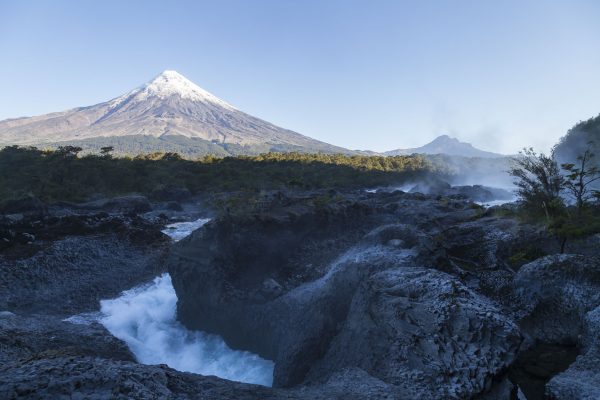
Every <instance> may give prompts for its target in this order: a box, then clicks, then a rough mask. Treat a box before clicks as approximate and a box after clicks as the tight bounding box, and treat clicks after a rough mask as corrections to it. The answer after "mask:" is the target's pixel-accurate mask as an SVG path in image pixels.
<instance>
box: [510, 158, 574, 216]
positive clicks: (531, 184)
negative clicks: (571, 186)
mask: <svg viewBox="0 0 600 400" xmlns="http://www.w3.org/2000/svg"><path fill="white" fill-rule="evenodd" d="M509 173H510V174H511V175H512V176H513V177H514V178H515V180H514V184H515V185H516V186H517V191H516V193H517V196H518V197H519V198H520V199H521V201H523V202H524V203H525V205H526V206H527V207H528V208H531V209H534V210H543V211H544V212H545V214H546V217H547V218H548V219H550V217H551V214H552V213H553V210H554V209H555V208H557V206H559V205H562V199H561V197H560V192H561V190H562V188H563V181H564V179H563V177H562V175H561V174H560V168H559V167H558V164H557V162H556V160H555V158H554V153H551V154H550V155H549V156H547V155H545V154H544V153H540V154H537V153H536V152H535V151H534V150H533V148H525V149H523V150H522V151H521V152H519V156H517V157H515V158H513V165H512V166H511V168H510V170H509Z"/></svg>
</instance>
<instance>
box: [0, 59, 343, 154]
mask: <svg viewBox="0 0 600 400" xmlns="http://www.w3.org/2000/svg"><path fill="white" fill-rule="evenodd" d="M111 137H114V138H123V137H125V138H126V137H131V138H134V140H135V138H136V137H142V138H143V137H152V138H161V139H165V140H168V139H169V138H174V140H175V141H177V138H178V137H185V138H191V139H201V140H202V141H203V143H204V144H205V148H206V149H205V151H206V153H207V154H208V153H211V154H215V153H216V152H215V151H214V150H211V146H212V147H217V148H218V149H219V150H221V151H223V152H224V153H225V154H227V153H228V151H227V146H230V145H233V146H237V147H239V149H238V150H240V151H238V152H243V148H244V147H248V149H247V152H252V148H253V147H259V148H260V149H261V151H262V152H266V151H269V150H270V149H274V150H280V151H286V149H287V150H300V151H313V152H314V151H324V152H332V153H337V152H343V153H348V152H349V151H348V150H346V149H343V148H341V147H336V146H333V145H330V144H327V143H324V142H320V141H318V140H314V139H311V138H309V137H307V136H303V135H301V134H299V133H296V132H293V131H290V130H287V129H283V128H280V127H278V126H275V125H273V124H271V123H269V122H266V121H263V120H261V119H259V118H255V117H253V116H251V115H248V114H246V113H244V112H242V111H240V110H238V109H236V108H234V107H233V106H231V105H229V104H227V103H226V102H224V101H223V100H221V99H219V98H217V97H216V96H214V95H212V94H210V93H208V92H207V91H205V90H204V89H202V88H200V87H198V86H197V85H195V84H194V83H192V82H190V81H189V80H187V79H186V78H185V77H183V76H182V75H180V74H178V73H177V72H175V71H164V72H163V73H162V74H160V75H158V76H157V77H156V78H154V79H153V80H152V81H150V82H148V83H147V84H146V85H144V86H142V87H140V88H137V89H135V90H133V91H131V92H129V93H127V94H125V95H123V96H120V97H117V98H115V99H113V100H110V101H107V102H104V103H100V104H96V105H93V106H90V107H80V108H75V109H72V110H67V111H63V112H57V113H52V114H46V115H41V116H36V117H30V118H17V119H10V120H5V121H0V146H1V145H14V144H19V145H47V144H54V145H56V144H61V143H63V144H67V143H74V144H83V143H85V141H86V140H91V139H94V138H111ZM77 142H81V143H77ZM102 145H106V146H108V145H110V143H108V142H106V141H105V140H104V141H103V142H102ZM118 145H119V141H116V142H115V143H114V144H113V146H114V147H115V149H116V150H119V149H118ZM154 151H156V149H154Z"/></svg>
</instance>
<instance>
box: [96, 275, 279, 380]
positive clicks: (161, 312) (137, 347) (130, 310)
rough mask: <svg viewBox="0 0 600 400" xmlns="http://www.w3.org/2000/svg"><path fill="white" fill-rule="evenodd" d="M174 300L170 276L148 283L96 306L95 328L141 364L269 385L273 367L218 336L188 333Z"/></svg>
mask: <svg viewBox="0 0 600 400" xmlns="http://www.w3.org/2000/svg"><path fill="white" fill-rule="evenodd" d="M176 305H177V296H176V294H175V289H174V288H173V285H172V284H171V277H170V276H169V274H163V275H161V276H159V277H158V278H156V279H154V281H153V282H152V283H151V284H148V285H143V286H139V287H136V288H133V289H130V290H127V291H125V292H123V293H122V294H121V296H119V297H117V298H116V299H112V300H102V301H101V302H100V312H101V315H102V316H101V317H100V319H99V321H100V323H102V325H104V326H105V327H106V329H108V331H109V332H110V333H112V334H113V335H114V336H115V337H117V338H119V339H121V340H123V341H124V342H125V343H127V345H128V346H129V348H130V349H131V351H132V352H133V354H134V355H135V357H136V359H137V360H138V361H139V362H141V363H143V364H167V365H168V366H169V367H171V368H174V369H177V370H179V371H186V372H195V373H198V374H202V375H216V376H219V377H221V378H225V379H230V380H233V381H239V382H247V383H256V384H259V385H264V386H270V385H271V383H272V380H273V366H274V365H273V362H272V361H268V360H264V359H262V358H260V357H259V356H257V355H255V354H252V353H249V352H245V351H237V350H232V349H230V348H229V347H227V345H226V344H225V342H224V341H223V339H221V337H219V336H217V335H210V334H207V333H204V332H197V331H189V330H187V329H186V328H185V327H184V326H183V325H181V324H180V323H179V322H178V321H177V320H176Z"/></svg>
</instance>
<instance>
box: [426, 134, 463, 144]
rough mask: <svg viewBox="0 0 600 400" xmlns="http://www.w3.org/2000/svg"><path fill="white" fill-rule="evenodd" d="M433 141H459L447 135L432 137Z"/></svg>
mask: <svg viewBox="0 0 600 400" xmlns="http://www.w3.org/2000/svg"><path fill="white" fill-rule="evenodd" d="M433 142H454V143H458V142H460V141H459V140H458V139H457V138H453V137H451V136H449V135H440V136H438V137H436V138H435V139H433V141H432V143H433Z"/></svg>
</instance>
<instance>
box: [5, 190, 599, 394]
mask: <svg viewBox="0 0 600 400" xmlns="http://www.w3.org/2000/svg"><path fill="white" fill-rule="evenodd" d="M222 200H223V198H222V197H221V198H218V199H216V200H215V201H214V202H213V204H215V205H216V206H215V212H216V213H217V214H216V216H215V218H214V219H213V220H212V221H211V222H209V223H207V224H206V225H204V226H203V227H202V228H201V229H199V230H197V231H195V232H194V233H193V234H192V235H191V236H189V237H187V238H185V239H183V240H181V241H180V242H178V243H177V244H172V243H171V241H170V240H169V239H168V238H167V237H166V236H165V235H163V234H161V233H160V231H161V230H162V229H163V228H164V225H165V224H166V223H168V221H169V217H172V216H177V215H178V216H179V217H182V218H183V215H182V214H177V213H182V212H183V213H186V212H187V213H188V214H189V215H191V214H190V213H193V212H196V213H197V211H198V210H197V207H196V210H195V211H194V210H193V208H194V207H192V206H190V205H189V204H188V205H186V204H181V203H180V202H177V204H174V203H173V202H171V203H168V202H163V203H160V204H157V203H150V202H148V201H147V200H145V199H144V198H139V197H136V198H120V199H108V200H102V201H96V202H93V203H86V204H84V205H68V204H67V205H64V204H63V205H54V206H51V207H49V206H47V205H43V204H39V203H36V202H32V204H31V206H30V207H29V208H25V209H20V210H17V209H14V208H13V209H11V210H9V211H10V212H7V211H6V210H5V212H4V214H3V218H4V219H3V220H2V221H3V223H2V231H0V233H1V234H2V235H4V236H2V237H4V238H6V239H7V240H3V242H4V244H3V245H4V246H5V247H4V248H3V250H2V254H1V255H0V268H1V270H2V272H3V273H2V276H1V277H0V360H2V362H3V363H2V364H3V365H2V366H1V367H0V397H3V398H17V397H25V398H44V397H46V398H47V397H56V398H60V397H61V396H62V397H68V396H70V395H75V396H82V397H86V398H182V399H183V398H202V399H210V398H215V399H217V398H218V399H349V398H356V399H359V398H381V399H418V398H431V399H451V398H456V399H506V400H509V399H510V400H513V399H517V398H519V396H521V397H520V398H523V396H526V398H527V399H528V400H532V399H533V400H535V399H540V398H544V396H546V397H545V398H551V399H579V398H589V399H592V398H598V397H600V394H599V393H600V381H599V379H600V378H599V375H598V373H597V371H598V370H600V362H599V361H598V360H599V359H600V356H598V354H600V353H598V345H599V343H600V342H599V340H600V336H598V332H599V331H600V330H599V329H600V328H599V327H598V323H597V320H598V318H597V315H596V314H598V315H600V314H599V311H598V310H600V297H599V295H598V293H600V278H599V276H600V275H599V274H600V261H599V259H598V258H597V257H596V255H597V250H596V249H597V244H600V239H598V238H594V237H590V238H586V239H585V240H581V241H579V242H576V243H572V244H570V246H571V247H570V248H571V249H572V250H573V251H575V250H576V251H577V253H579V254H577V255H575V254H566V255H556V254H555V253H557V252H558V249H559V246H558V243H557V242H556V240H555V239H554V238H552V237H550V236H548V235H547V234H546V233H545V231H543V230H541V229H538V228H537V227H535V226H531V225H526V224H523V223H520V222H519V221H517V220H516V219H514V218H513V217H511V215H512V213H511V212H510V209H511V207H512V206H510V205H509V206H505V207H504V208H490V209H484V208H482V207H480V206H477V205H476V204H474V203H472V202H471V201H469V199H468V198H465V195H464V194H458V195H450V196H439V195H435V194H434V195H423V194H420V193H403V192H391V193H389V192H388V193H384V192H379V193H365V192H344V193H340V192H335V191H317V192H310V193H295V194H292V193H269V194H266V195H265V196H263V197H262V198H260V199H259V201H258V202H255V203H252V206H251V207H248V204H247V203H248V202H246V204H244V205H243V206H239V207H238V208H237V209H236V208H235V207H233V206H231V207H230V206H229V205H228V206H227V207H223V206H222V204H223V201H222ZM227 204H235V202H229V203H227ZM177 205H178V206H177ZM189 215H188V216H189ZM595 241H597V242H598V243H596V242H595ZM167 270H168V272H169V273H170V275H171V278H172V281H173V286H174V287H175V290H176V293H177V297H178V318H179V320H180V321H181V322H182V323H183V324H184V325H185V326H186V327H188V328H189V329H197V330H203V331H206V332H209V333H215V334H218V335H220V336H221V337H222V338H223V339H224V340H225V341H226V342H227V344H228V345H229V346H231V347H233V348H235V349H241V350H247V351H251V352H254V353H256V354H258V355H260V356H262V357H264V358H267V359H270V360H274V361H275V370H274V380H273V385H274V388H266V387H261V386H256V385H249V384H242V383H236V382H231V381H227V380H224V379H220V378H216V377H205V376H201V375H196V374H190V373H184V372H179V371H176V370H173V369H171V368H169V367H167V366H164V365H159V366H150V365H142V364H138V363H136V361H135V360H134V357H133V356H132V354H131V353H130V351H129V349H128V348H127V347H126V346H125V345H124V344H123V343H122V342H121V341H119V340H117V339H115V338H114V337H112V336H111V335H110V334H109V333H108V332H107V331H106V330H105V329H104V328H103V327H102V326H101V325H99V324H97V323H90V324H72V323H70V322H65V321H63V319H64V318H65V317H68V316H71V315H73V314H76V313H80V312H90V311H95V310H97V309H98V301H99V300H100V299H103V298H109V297H112V296H115V295H116V294H118V293H119V292H120V291H122V290H125V289H129V288H131V287H132V286H135V285H136V284H138V283H141V282H144V281H148V280H150V279H151V278H153V277H155V276H157V275H158V274H160V273H162V272H165V271H167ZM578 355H579V356H578ZM577 356H578V357H577Z"/></svg>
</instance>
